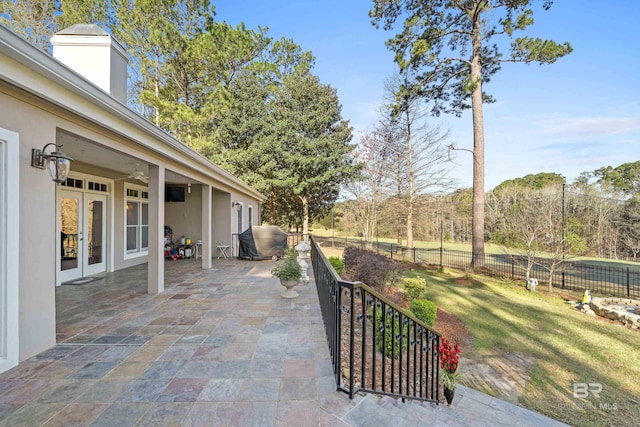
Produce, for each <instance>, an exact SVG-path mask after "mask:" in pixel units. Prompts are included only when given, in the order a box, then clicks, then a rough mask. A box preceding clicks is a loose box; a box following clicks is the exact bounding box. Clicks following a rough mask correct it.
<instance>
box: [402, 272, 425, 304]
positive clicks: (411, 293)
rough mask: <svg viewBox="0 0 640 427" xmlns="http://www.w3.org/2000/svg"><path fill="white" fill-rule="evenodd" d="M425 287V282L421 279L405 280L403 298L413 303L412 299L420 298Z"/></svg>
mask: <svg viewBox="0 0 640 427" xmlns="http://www.w3.org/2000/svg"><path fill="white" fill-rule="evenodd" d="M426 285H427V281H426V280H425V279H424V278H421V277H418V278H415V279H405V281H404V298H405V299H406V300H407V301H409V302H411V301H413V300H414V299H418V298H420V295H421V294H422V293H423V292H424V288H425V286H426Z"/></svg>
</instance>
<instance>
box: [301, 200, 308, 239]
mask: <svg viewBox="0 0 640 427" xmlns="http://www.w3.org/2000/svg"><path fill="white" fill-rule="evenodd" d="M300 200H302V218H303V219H302V238H303V239H304V241H305V242H308V241H309V198H308V197H307V196H302V197H300Z"/></svg>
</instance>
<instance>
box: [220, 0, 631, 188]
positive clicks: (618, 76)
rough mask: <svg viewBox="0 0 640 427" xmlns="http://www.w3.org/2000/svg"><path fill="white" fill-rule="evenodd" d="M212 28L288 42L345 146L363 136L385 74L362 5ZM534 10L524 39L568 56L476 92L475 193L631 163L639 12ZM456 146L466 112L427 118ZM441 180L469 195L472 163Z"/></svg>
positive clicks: (585, 4)
mask: <svg viewBox="0 0 640 427" xmlns="http://www.w3.org/2000/svg"><path fill="white" fill-rule="evenodd" d="M214 4H215V5H216V10H217V19H218V20H219V21H226V22H228V23H230V24H234V25H235V24H238V23H240V22H244V23H245V24H246V26H247V27H248V28H253V29H256V28H257V27H258V26H263V27H268V28H269V33H268V34H269V35H270V36H271V37H275V38H280V37H282V36H285V37H288V38H292V39H293V40H294V41H295V42H296V43H297V44H299V45H300V46H302V48H303V49H305V50H310V51H312V52H313V54H314V55H315V57H316V67H315V70H314V73H315V74H316V75H318V76H319V77H320V79H321V81H322V82H323V83H326V84H330V85H331V86H333V87H335V88H336V89H337V90H338V96H339V98H340V102H341V103H342V106H343V110H342V112H343V117H344V118H345V119H348V120H350V122H351V125H352V126H353V127H354V130H355V132H354V142H355V141H358V140H359V138H360V134H361V132H362V131H365V130H367V129H371V128H372V127H373V125H374V124H375V122H376V119H377V117H378V116H377V109H378V108H379V106H380V105H381V103H382V100H383V83H384V80H385V78H386V77H388V76H390V75H392V74H393V72H394V71H395V69H396V67H395V64H394V63H393V57H392V55H391V53H390V52H389V51H388V50H387V49H386V47H385V46H384V41H385V40H386V39H388V38H390V37H391V36H392V35H393V34H395V32H385V31H383V30H376V29H375V28H374V27H373V26H372V25H371V24H370V20H369V17H368V15H367V12H368V10H369V9H370V7H371V5H372V2H371V1H370V0H342V1H334V0H321V1H317V0H314V1H310V0H298V1H290V0H286V1H285V0H234V1H226V0H223V1H219V2H214ZM538 9H539V8H536V14H535V21H536V22H535V24H534V25H533V26H532V27H530V29H529V30H528V31H527V34H529V35H532V36H539V37H543V38H551V39H553V40H555V41H557V42H564V41H569V42H570V43H571V45H572V46H573V49H574V51H573V53H571V54H570V55H569V56H567V57H564V58H562V59H560V60H559V61H558V62H556V63H555V64H551V65H545V66H539V65H524V64H505V65H504V66H503V68H502V70H500V71H499V72H498V74H496V75H495V76H494V77H493V79H492V81H491V82H490V83H489V84H487V85H486V86H485V90H486V91H487V92H489V93H490V94H492V95H493V96H494V97H495V98H496V99H497V102H496V103H495V104H491V105H485V109H484V117H485V169H486V173H485V187H486V189H487V190H488V189H491V188H493V187H495V186H496V185H498V184H499V183H501V182H502V181H504V180H507V179H512V178H516V177H521V176H524V175H527V174H531V173H539V172H557V173H560V174H562V175H564V176H565V177H567V179H569V181H571V180H573V179H574V178H576V177H577V176H578V175H579V174H580V173H581V172H583V171H591V170H594V169H597V168H599V167H602V166H614V167H615V166H618V165H620V164H622V163H626V162H634V161H637V160H640V82H639V80H640V25H639V24H638V23H639V22H640V2H639V1H635V0H631V1H629V0H609V1H606V2H605V1H593V0H556V1H555V3H554V5H553V7H552V8H551V9H550V10H549V11H546V12H544V11H541V10H540V11H538ZM430 120H431V121H432V123H433V124H434V125H440V126H442V127H443V128H445V129H449V131H450V140H451V142H454V143H455V144H456V145H457V146H459V147H461V148H471V147H472V146H473V137H472V126H471V116H470V113H465V114H464V115H463V116H462V117H461V118H457V117H455V116H443V117H441V118H439V119H436V118H433V119H430ZM452 166H453V169H452V176H453V177H455V178H457V179H458V181H459V184H460V186H467V187H469V186H471V183H472V171H471V155H470V154H469V153H466V152H459V154H458V155H457V158H456V160H455V163H454V164H453V165H452Z"/></svg>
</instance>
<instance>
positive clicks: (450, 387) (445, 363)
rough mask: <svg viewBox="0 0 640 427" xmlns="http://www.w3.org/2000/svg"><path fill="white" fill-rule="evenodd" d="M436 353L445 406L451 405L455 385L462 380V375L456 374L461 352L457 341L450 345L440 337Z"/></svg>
mask: <svg viewBox="0 0 640 427" xmlns="http://www.w3.org/2000/svg"><path fill="white" fill-rule="evenodd" d="M438 353H439V355H440V380H441V381H442V385H443V386H444V397H445V398H446V399H447V404H449V405H451V402H453V396H454V395H455V390H456V385H457V384H458V382H459V381H460V379H461V378H462V374H460V372H458V361H459V357H460V353H462V350H461V349H460V344H458V342H457V341H456V342H455V343H454V344H452V343H451V341H449V340H448V339H446V338H445V337H442V338H440V348H439V349H438Z"/></svg>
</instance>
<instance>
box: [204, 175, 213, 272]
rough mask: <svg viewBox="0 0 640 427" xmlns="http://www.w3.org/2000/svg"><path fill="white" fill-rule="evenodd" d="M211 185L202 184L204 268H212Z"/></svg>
mask: <svg viewBox="0 0 640 427" xmlns="http://www.w3.org/2000/svg"><path fill="white" fill-rule="evenodd" d="M211 221H212V218H211V186H210V185H206V184H203V185H202V268H211V229H212V227H211Z"/></svg>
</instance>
